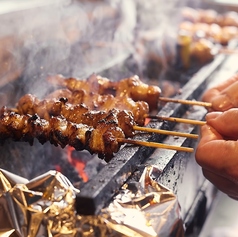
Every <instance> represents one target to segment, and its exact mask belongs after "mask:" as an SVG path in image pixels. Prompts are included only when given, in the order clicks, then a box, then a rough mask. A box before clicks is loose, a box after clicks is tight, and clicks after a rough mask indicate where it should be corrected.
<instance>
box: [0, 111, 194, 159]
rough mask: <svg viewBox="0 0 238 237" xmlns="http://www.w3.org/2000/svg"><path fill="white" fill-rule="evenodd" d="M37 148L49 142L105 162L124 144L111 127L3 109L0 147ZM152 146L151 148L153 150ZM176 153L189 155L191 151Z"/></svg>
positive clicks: (103, 124) (0, 126)
mask: <svg viewBox="0 0 238 237" xmlns="http://www.w3.org/2000/svg"><path fill="white" fill-rule="evenodd" d="M35 138H36V139H38V140H39V142H40V143H41V144H44V143H46V142H47V141H49V142H50V143H51V144H53V145H55V146H58V145H60V146H61V147H62V148H64V147H65V146H66V145H70V146H72V147H74V148H75V149H76V150H84V149H85V150H88V151H89V152H90V153H92V154H93V153H96V154H98V156H99V158H102V159H105V160H106V161H109V160H110V159H111V158H112V157H113V154H114V153H115V152H118V150H119V149H120V146H121V145H122V144H123V143H127V140H126V139H125V135H124V133H123V131H122V130H121V129H120V128H119V127H118V126H117V124H115V123H105V122H101V123H99V124H98V126H97V127H96V128H93V127H91V126H88V125H86V124H78V123H72V122H69V121H67V120H66V119H65V118H63V117H60V116H58V117H51V118H50V119H49V120H45V119H42V118H40V117H39V116H37V115H29V114H28V115H20V114H18V113H16V112H9V110H8V109H7V108H6V107H3V108H2V110H1V112H0V143H2V144H3V143H4V142H5V141H6V140H7V139H13V140H14V141H24V142H29V143H30V144H31V145H32V144H33V142H34V139H35ZM128 143H132V144H135V145H143V146H145V145H147V146H149V145H150V143H149V142H143V143H141V142H137V141H133V140H130V141H128ZM154 145H155V144H154V143H152V144H151V146H153V147H154ZM158 146H159V147H161V148H166V149H173V150H175V149H176V147H175V146H171V147H170V146H169V145H167V146H166V145H165V146H164V147H162V146H160V145H158ZM177 149H178V150H183V151H188V152H191V148H190V149H189V148H188V149H187V150H186V148H184V149H181V148H180V147H177Z"/></svg>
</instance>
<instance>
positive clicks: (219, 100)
mask: <svg viewBox="0 0 238 237" xmlns="http://www.w3.org/2000/svg"><path fill="white" fill-rule="evenodd" d="M232 107H234V106H233V105H232V103H231V101H230V99H229V98H228V97H227V96H226V95H220V96H218V97H216V99H215V100H213V101H212V108H213V109H214V110H217V111H226V110H228V109H231V108H232Z"/></svg>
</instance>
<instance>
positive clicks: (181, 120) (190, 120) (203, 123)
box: [145, 114, 206, 125]
mask: <svg viewBox="0 0 238 237" xmlns="http://www.w3.org/2000/svg"><path fill="white" fill-rule="evenodd" d="M145 117H146V118H151V119H161V120H166V121H171V122H178V123H187V124H193V125H205V124H206V122H205V121H200V120H193V119H184V118H175V117H165V116H159V115H149V114H146V115H145Z"/></svg>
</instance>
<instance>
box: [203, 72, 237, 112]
mask: <svg viewBox="0 0 238 237" xmlns="http://www.w3.org/2000/svg"><path fill="white" fill-rule="evenodd" d="M202 100H203V101H206V102H210V103H212V107H211V108H209V109H208V111H226V110H228V109H230V108H237V107H238V74H236V75H234V76H232V77H230V78H229V79H228V80H226V81H225V82H223V83H221V84H219V85H218V86H215V87H213V88H211V89H208V90H207V91H206V92H205V93H204V94H203V96H202Z"/></svg>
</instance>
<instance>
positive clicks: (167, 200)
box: [0, 166, 184, 237]
mask: <svg viewBox="0 0 238 237" xmlns="http://www.w3.org/2000/svg"><path fill="white" fill-rule="evenodd" d="M154 172H155V173H158V171H157V169H156V167H154V166H150V167H147V168H145V170H144V172H143V174H142V176H141V177H140V180H139V182H135V181H133V182H130V183H127V184H125V185H124V186H123V187H122V189H121V190H120V192H119V193H118V194H117V195H116V196H115V197H114V199H113V200H112V202H111V203H110V205H109V206H107V207H106V208H104V209H103V210H102V211H101V213H100V214H99V215H97V216H96V215H95V216H79V215H77V214H76V211H75V207H74V202H75V198H76V194H77V193H78V192H79V190H77V189H76V188H75V187H74V186H73V185H72V184H71V183H70V182H69V180H68V179H67V178H66V177H65V176H63V175H62V174H61V173H59V172H57V171H49V172H47V173H45V174H43V175H41V176H39V177H37V178H35V179H33V180H30V181H28V180H27V179H24V178H22V177H19V176H17V175H15V174H12V173H10V172H7V171H5V170H1V169H0V177H1V187H0V188H1V197H0V200H1V203H0V205H1V208H0V218H1V222H0V235H1V236H4V237H7V236H14V237H15V236H23V237H25V236H27V237H39V236H41V237H42V236H57V237H61V236H64V237H65V236H70V237H71V236H72V237H74V236H77V237H79V236H82V237H86V236H87V237H104V236H107V237H125V236H130V237H131V236H133V237H145V236H148V237H152V236H155V237H156V236H160V237H163V236H164V237H169V236H173V237H174V236H175V237H182V236H184V226H183V222H182V220H181V218H180V208H179V204H178V201H177V198H176V196H175V195H174V194H173V193H172V192H171V191H170V190H168V189H167V188H166V187H164V186H162V185H160V184H158V183H157V182H156V179H155V176H154V175H153V174H154Z"/></svg>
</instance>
